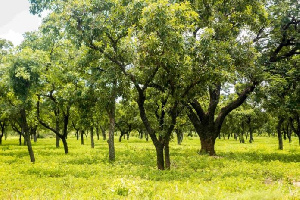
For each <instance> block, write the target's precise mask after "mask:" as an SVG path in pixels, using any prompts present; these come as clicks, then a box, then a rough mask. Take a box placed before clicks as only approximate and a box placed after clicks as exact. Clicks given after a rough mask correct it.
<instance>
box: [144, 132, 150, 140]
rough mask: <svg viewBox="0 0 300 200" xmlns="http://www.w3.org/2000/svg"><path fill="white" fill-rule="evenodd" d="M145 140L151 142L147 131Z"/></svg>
mask: <svg viewBox="0 0 300 200" xmlns="http://www.w3.org/2000/svg"><path fill="white" fill-rule="evenodd" d="M145 138H146V141H147V142H148V140H149V134H148V133H147V131H146V132H145Z"/></svg>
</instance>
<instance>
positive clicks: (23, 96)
mask: <svg viewBox="0 0 300 200" xmlns="http://www.w3.org/2000/svg"><path fill="white" fill-rule="evenodd" d="M46 60H47V57H46V56H45V55H44V54H43V52H40V51H34V50H32V49H29V48H25V49H22V50H21V51H20V52H18V53H16V54H15V55H14V57H13V59H12V61H11V66H10V68H9V80H10V85H11V88H12V91H13V94H12V95H11V97H13V99H10V101H11V102H12V101H14V102H13V103H12V105H13V106H14V107H15V110H16V111H17V112H18V113H19V118H18V119H17V120H18V124H19V125H20V128H21V132H22V134H24V140H25V141H26V144H27V147H28V152H29V155H30V159H31V162H35V157H34V153H33V150H32V145H31V140H30V128H29V125H28V119H29V118H28V117H29V115H30V112H31V111H32V109H33V108H34V106H33V104H32V102H33V101H34V94H35V92H36V90H37V89H38V86H39V84H38V79H39V73H38V72H39V71H38V69H39V67H41V66H42V65H43V63H44V61H46Z"/></svg>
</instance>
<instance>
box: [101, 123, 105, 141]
mask: <svg viewBox="0 0 300 200" xmlns="http://www.w3.org/2000/svg"><path fill="white" fill-rule="evenodd" d="M100 128H101V132H102V137H103V140H106V132H105V128H104V127H102V126H100Z"/></svg>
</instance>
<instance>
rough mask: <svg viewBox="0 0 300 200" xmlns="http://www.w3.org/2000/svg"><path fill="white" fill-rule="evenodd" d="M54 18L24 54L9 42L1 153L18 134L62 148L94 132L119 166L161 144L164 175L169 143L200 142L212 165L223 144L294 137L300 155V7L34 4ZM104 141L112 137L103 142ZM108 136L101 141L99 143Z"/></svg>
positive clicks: (28, 41) (2, 68)
mask: <svg viewBox="0 0 300 200" xmlns="http://www.w3.org/2000/svg"><path fill="white" fill-rule="evenodd" d="M29 1H30V3H31V12H32V13H33V14H37V15H39V14H41V13H43V12H47V13H48V14H47V16H46V17H45V18H44V19H43V23H42V25H41V26H40V28H39V30H38V31H35V32H30V33H26V34H25V35H24V38H25V39H24V41H23V42H22V44H21V45H19V46H17V47H13V45H12V43H11V42H9V41H6V40H4V39H0V95H1V96H0V104H1V106H0V123H1V124H0V125H1V132H0V145H1V143H2V142H3V140H2V137H3V136H5V133H6V132H7V130H8V129H10V130H13V131H14V132H16V133H17V134H19V136H20V143H21V138H22V137H23V138H24V141H25V144H26V145H27V146H28V152H29V155H30V158H31V161H32V162H35V156H34V151H33V148H32V145H31V137H34V138H35V140H34V141H36V137H37V132H38V131H39V130H44V131H48V132H52V133H53V134H55V135H56V146H57V147H59V145H60V140H61V141H62V144H63V147H64V152H65V153H66V154H68V152H69V150H68V144H67V138H68V135H69V134H70V133H76V136H77V139H78V138H79V136H80V137H81V144H84V138H85V135H87V132H88V133H89V136H90V138H91V146H92V148H94V135H95V134H96V136H97V139H98V140H99V139H100V138H103V140H106V139H107V137H106V132H107V131H108V140H107V142H108V151H109V160H110V161H114V160H115V159H117V158H115V144H114V136H115V132H116V131H119V132H120V134H121V135H120V136H119V140H120V141H121V140H122V137H123V136H125V135H127V139H128V138H129V136H130V132H132V131H136V132H138V133H139V136H140V138H142V137H146V139H147V140H148V137H149V138H150V139H151V141H152V143H153V145H154V147H155V150H156V158H157V168H158V169H160V170H164V169H169V168H170V166H171V158H170V151H172V150H171V149H170V147H169V142H170V140H171V139H172V138H173V134H175V133H176V134H177V138H178V144H180V143H181V142H182V139H183V135H184V134H185V135H187V134H190V132H195V133H196V134H197V135H198V136H199V138H200V147H201V148H200V152H199V153H201V154H209V155H210V156H214V155H216V153H217V152H216V151H215V141H216V139H217V138H218V137H224V138H225V137H228V138H229V137H234V138H235V139H237V138H239V141H240V142H241V143H244V142H245V139H244V137H247V138H248V134H249V142H250V143H252V142H255V138H254V137H253V134H254V133H257V134H262V133H268V134H273V133H274V132H275V131H276V132H277V136H278V141H279V149H283V142H282V136H284V138H286V137H288V138H289V139H290V140H291V136H292V135H293V134H295V135H297V137H298V138H299V145H300V95H299V94H300V86H299V80H300V63H299V62H300V59H299V54H300V27H299V22H300V16H299V9H300V8H299V3H298V1H297V0H251V1H250V0H243V1H241V0H198V1H192V0H186V1H171V0H169V1H168V0H158V1H152V0H133V1H127V0H81V1H71V0H64V1H61V0H29ZM100 132H101V133H100ZM100 134H101V136H102V137H100Z"/></svg>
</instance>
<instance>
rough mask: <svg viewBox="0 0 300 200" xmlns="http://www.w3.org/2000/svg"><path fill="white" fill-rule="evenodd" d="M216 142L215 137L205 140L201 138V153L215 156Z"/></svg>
mask: <svg viewBox="0 0 300 200" xmlns="http://www.w3.org/2000/svg"><path fill="white" fill-rule="evenodd" d="M215 141H216V139H214V138H213V137H208V138H204V136H200V143H201V149H200V152H199V153H200V154H208V155H210V156H215V155H216V152H215Z"/></svg>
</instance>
